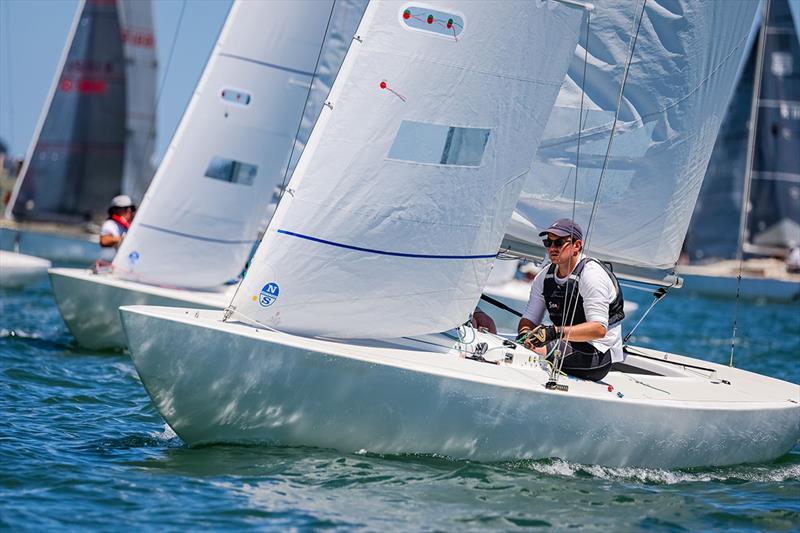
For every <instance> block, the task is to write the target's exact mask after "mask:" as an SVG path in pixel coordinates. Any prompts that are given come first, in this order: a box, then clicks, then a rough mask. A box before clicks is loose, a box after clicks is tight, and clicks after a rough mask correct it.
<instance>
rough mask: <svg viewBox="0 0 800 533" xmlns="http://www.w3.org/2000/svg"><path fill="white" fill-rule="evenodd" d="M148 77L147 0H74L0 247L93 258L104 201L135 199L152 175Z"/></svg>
mask: <svg viewBox="0 0 800 533" xmlns="http://www.w3.org/2000/svg"><path fill="white" fill-rule="evenodd" d="M155 77H156V59H155V41H154V37H153V17H152V4H151V2H150V1H149V0H143V1H129V0H115V1H110V2H109V1H97V0H82V1H81V2H79V4H78V8H77V11H76V14H75V18H74V20H73V23H72V28H71V30H70V33H69V38H68V39H67V44H66V46H65V48H64V52H63V53H62V58H61V61H60V65H59V67H58V69H57V71H56V75H55V78H54V80H53V84H52V86H51V88H50V93H49V96H48V99H47V103H46V105H45V106H44V108H43V110H42V115H41V117H40V119H39V124H38V125H37V128H36V132H35V134H34V137H33V140H32V142H31V145H30V148H29V149H28V153H27V155H26V158H25V161H24V163H23V167H22V171H21V173H20V176H19V178H18V179H17V182H16V184H15V188H14V191H13V194H12V197H11V200H10V202H9V204H8V206H7V207H6V211H5V215H4V218H3V220H2V221H0V248H2V249H4V250H19V251H22V252H26V253H29V254H31V255H36V256H40V257H45V258H48V259H51V260H53V261H58V262H79V263H84V264H88V263H91V262H93V261H94V260H95V259H96V258H98V257H100V255H101V249H100V247H99V245H98V244H97V242H98V241H97V235H96V233H97V231H98V229H99V225H98V224H99V223H100V222H102V220H103V219H105V218H106V216H107V214H106V210H107V208H108V204H109V201H110V200H111V198H112V197H114V196H115V195H117V194H120V193H125V194H128V195H130V196H132V197H133V198H134V199H135V200H136V201H138V200H139V199H141V197H142V194H143V192H144V190H145V189H146V187H147V185H148V183H149V182H150V179H151V177H152V174H153V169H152V166H151V163H150V158H151V155H152V150H153V141H154V137H155V126H154V122H155V116H154V110H155V81H156V80H155ZM112 253H113V251H111V250H108V251H106V256H107V257H109V258H110V255H111V254H112Z"/></svg>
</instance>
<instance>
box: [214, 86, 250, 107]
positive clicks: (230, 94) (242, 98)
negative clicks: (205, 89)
mask: <svg viewBox="0 0 800 533" xmlns="http://www.w3.org/2000/svg"><path fill="white" fill-rule="evenodd" d="M220 96H221V97H222V99H223V100H225V101H226V102H231V103H234V104H239V105H250V95H249V94H248V93H246V92H244V91H237V90H236V89H222V93H221V94H220Z"/></svg>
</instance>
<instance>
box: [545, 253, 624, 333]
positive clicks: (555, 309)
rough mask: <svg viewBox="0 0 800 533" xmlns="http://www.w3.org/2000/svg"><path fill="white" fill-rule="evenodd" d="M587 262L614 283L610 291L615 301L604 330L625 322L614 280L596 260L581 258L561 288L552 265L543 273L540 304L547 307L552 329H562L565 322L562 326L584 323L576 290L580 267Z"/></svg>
mask: <svg viewBox="0 0 800 533" xmlns="http://www.w3.org/2000/svg"><path fill="white" fill-rule="evenodd" d="M588 261H594V262H595V263H597V264H598V265H600V266H601V267H603V270H605V272H606V274H608V277H609V278H611V281H612V282H613V283H614V289H615V290H616V291H617V296H616V298H614V301H613V302H611V305H609V306H608V327H609V328H610V327H611V326H613V325H614V324H617V323H618V322H620V321H622V319H623V318H625V311H623V309H622V308H623V306H624V303H625V301H624V300H623V299H622V289H620V287H619V282H618V281H617V277H616V276H615V275H614V273H613V272H611V270H609V268H608V267H607V266H606V265H604V264H603V263H601V262H600V261H598V260H597V259H593V258H591V257H584V258H583V259H581V260H580V261H579V262H578V264H577V265H575V270H573V271H572V273H571V274H570V275H569V277H568V278H567V281H566V283H564V284H563V285H559V284H558V283H556V280H555V273H556V265H550V268H548V269H547V274H546V275H545V277H544V290H543V294H544V303H545V305H546V306H547V313H548V314H549V315H550V320H552V321H553V324H555V325H556V326H563V325H564V323H565V322H567V324H566V325H568V326H572V325H574V324H583V323H584V322H586V314H585V313H584V311H583V297H582V296H581V293H580V292H579V290H578V284H579V283H580V277H581V273H582V272H583V267H585V266H586V263H587V262H588ZM567 305H568V306H569V307H568V308H566V306H567ZM573 312H574V316H573ZM570 318H571V320H570Z"/></svg>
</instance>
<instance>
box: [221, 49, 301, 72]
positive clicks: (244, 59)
mask: <svg viewBox="0 0 800 533" xmlns="http://www.w3.org/2000/svg"><path fill="white" fill-rule="evenodd" d="M219 55H221V56H223V57H230V58H231V59H240V60H242V61H247V62H248V63H255V64H256V65H262V66H265V67H270V68H274V69H277V70H283V71H284V72H291V73H293V74H302V75H303V76H311V77H312V78H313V77H314V73H313V72H307V71H305V70H300V69H296V68H291V67H284V66H283V65H276V64H275V63H267V62H266V61H259V60H258V59H250V58H249V57H244V56H237V55H236V54H226V53H224V52H223V53H221V54H219Z"/></svg>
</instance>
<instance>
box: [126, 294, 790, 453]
mask: <svg viewBox="0 0 800 533" xmlns="http://www.w3.org/2000/svg"><path fill="white" fill-rule="evenodd" d="M120 312H121V315H122V321H123V325H124V329H125V333H126V335H127V339H128V342H129V346H130V350H131V356H132V358H133V361H134V364H135V365H136V369H137V371H138V372H139V375H140V376H141V378H142V383H143V384H144V386H145V388H146V389H147V391H148V393H149V394H150V396H151V398H152V399H153V402H154V404H155V406H156V407H157V409H158V410H159V412H160V413H161V414H162V416H163V417H164V418H165V419H166V421H167V422H168V423H169V425H170V426H171V427H172V428H173V429H174V430H175V431H176V433H177V434H178V435H180V436H181V438H183V439H184V440H185V441H186V442H187V443H188V444H190V445H196V444H202V443H211V442H235V443H248V442H249V443H255V442H260V443H276V444H284V445H308V446H319V447H330V448H336V449H339V450H343V451H357V450H362V449H364V450H368V451H370V452H376V453H438V454H444V455H447V456H451V457H457V458H469V459H475V460H488V461H494V460H507V459H520V458H543V457H561V458H564V459H567V460H570V461H578V462H582V463H593V464H601V465H620V466H626V465H629V466H645V467H691V466H700V465H727V464H736V463H742V462H759V461H766V460H770V459H773V458H775V457H778V456H780V455H782V454H783V453H785V452H787V451H788V450H790V449H791V448H792V447H793V446H794V445H795V444H796V442H797V440H798V438H799V437H800V404H799V403H798V401H800V387H798V386H797V385H793V384H790V383H786V382H782V381H779V380H776V379H772V378H767V377H764V376H760V375H757V374H752V373H749V372H746V371H743V370H738V369H733V368H728V367H724V366H721V365H715V364H712V363H707V362H705V361H700V360H695V359H691V358H686V357H682V356H676V355H671V354H670V355H668V358H669V360H671V361H676V362H682V363H688V364H694V365H697V366H702V367H704V368H707V369H711V370H712V371H713V372H711V371H701V370H693V369H691V368H686V367H684V366H677V365H674V364H666V363H662V362H656V361H653V360H650V359H646V358H641V357H637V356H629V358H628V361H627V363H629V364H634V365H636V366H639V367H641V368H649V369H650V370H653V371H656V372H657V373H660V374H662V375H660V376H657V375H643V374H635V375H629V374H623V373H621V372H617V371H615V372H612V373H610V374H609V375H608V376H607V378H606V380H605V382H604V383H593V382H587V381H582V380H576V379H571V378H570V379H566V378H562V380H561V382H562V383H564V384H567V385H569V391H567V392H560V391H552V390H547V389H545V388H544V383H545V381H546V380H547V372H545V371H544V370H542V368H541V367H540V366H539V365H531V364H529V363H526V362H524V360H527V357H528V354H530V352H527V351H525V350H524V349H522V348H521V347H517V348H516V349H515V350H513V353H514V354H515V359H514V361H515V362H514V363H513V364H500V365H494V364H488V363H485V362H478V361H473V360H470V359H464V358H461V357H459V356H458V352H456V351H454V350H452V349H451V348H448V345H447V343H448V342H449V343H450V344H449V346H451V347H452V346H453V341H449V340H448V339H447V338H446V337H444V336H431V337H430V338H428V339H427V342H434V343H436V344H440V345H442V347H439V348H435V351H430V350H431V347H432V346H431V345H430V344H424V343H422V342H417V341H414V340H413V339H405V340H402V339H401V340H398V341H397V342H396V343H390V342H379V341H364V342H360V343H349V342H337V341H328V340H322V339H308V338H303V337H298V336H293V335H288V334H284V333H278V332H271V331H267V330H263V329H255V328H253V327H249V326H245V325H242V324H241V323H228V322H222V321H221V317H222V312H221V311H203V310H194V309H192V310H187V309H169V308H156V307H125V308H122V309H121V310H120ZM478 335H479V338H478V340H479V341H485V342H488V343H489V344H490V345H491V346H492V347H494V346H497V345H498V343H499V340H498V339H497V338H496V337H492V336H489V335H481V334H478ZM498 349H499V350H503V348H498ZM506 350H507V349H506ZM639 351H640V352H643V353H644V354H646V355H650V356H652V357H656V358H661V357H667V355H666V354H663V352H655V351H650V350H639ZM495 353H497V352H495ZM721 380H727V381H729V382H730V383H731V384H726V383H724V382H722V381H721ZM609 384H610V385H613V387H614V391H613V392H609V390H608V385H609ZM618 392H621V393H622V394H623V396H622V397H620V396H618V394H617V393H618Z"/></svg>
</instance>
